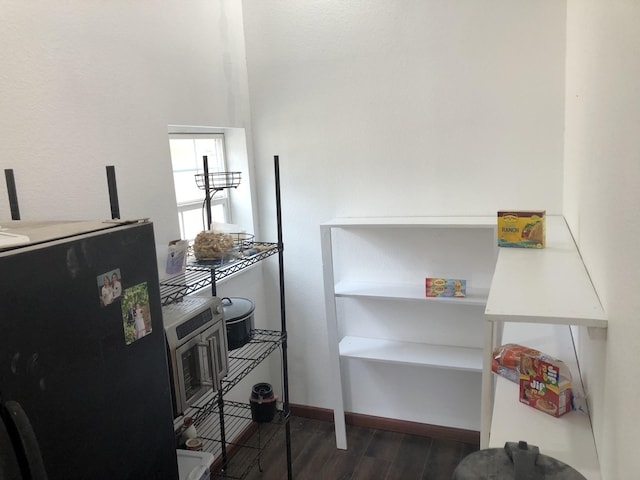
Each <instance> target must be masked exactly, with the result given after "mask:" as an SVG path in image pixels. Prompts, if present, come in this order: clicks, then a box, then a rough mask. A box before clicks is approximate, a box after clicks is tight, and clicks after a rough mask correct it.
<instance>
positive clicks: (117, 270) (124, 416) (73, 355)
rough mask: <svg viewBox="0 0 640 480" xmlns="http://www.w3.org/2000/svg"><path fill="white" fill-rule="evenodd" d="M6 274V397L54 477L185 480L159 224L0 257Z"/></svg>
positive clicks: (2, 326)
mask: <svg viewBox="0 0 640 480" xmlns="http://www.w3.org/2000/svg"><path fill="white" fill-rule="evenodd" d="M0 272H2V276H1V277H0V308H1V309H2V317H1V318H0V395H2V397H3V398H5V399H11V400H14V401H16V402H19V403H20V405H21V406H22V408H23V409H24V411H25V412H26V414H27V415H28V417H29V419H30V421H31V425H32V427H33V431H34V432H35V435H36V437H37V438H38V442H39V445H40V451H41V454H42V459H43V462H44V467H45V469H46V472H47V474H48V478H49V479H50V480H55V479H65V480H73V479H81V478H82V479H85V478H91V479H142V478H144V479H160V478H162V479H172V478H177V477H178V469H177V459H176V450H175V447H176V444H175V437H174V431H173V415H172V407H171V393H170V387H169V376H168V370H167V357H166V347H165V340H164V329H163V324H162V311H161V303H160V293H159V286H158V274H157V264H156V254H155V243H154V237H153V226H152V224H150V223H144V224H134V225H129V226H117V227H114V228H109V229H107V230H103V231H96V232H92V233H87V234H81V235H75V236H72V237H68V238H63V239H59V240H56V241H53V242H45V243H42V244H38V245H32V246H28V247H24V248H18V249H14V250H8V251H5V252H0Z"/></svg>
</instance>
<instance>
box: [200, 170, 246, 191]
mask: <svg viewBox="0 0 640 480" xmlns="http://www.w3.org/2000/svg"><path fill="white" fill-rule="evenodd" d="M240 173H241V172H213V173H209V175H208V180H209V190H222V189H224V188H236V187H237V186H238V185H240ZM195 177H196V185H197V186H198V188H199V189H201V190H205V189H206V188H207V186H206V180H207V178H206V176H205V174H204V173H196V174H195Z"/></svg>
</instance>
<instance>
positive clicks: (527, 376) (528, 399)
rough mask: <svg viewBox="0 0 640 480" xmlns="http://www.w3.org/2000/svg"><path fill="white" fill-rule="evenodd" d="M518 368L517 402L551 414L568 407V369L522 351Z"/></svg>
mask: <svg viewBox="0 0 640 480" xmlns="http://www.w3.org/2000/svg"><path fill="white" fill-rule="evenodd" d="M541 357H543V358H541ZM519 370H520V402H522V403H524V404H526V405H529V406H530V407H533V408H536V409H538V410H541V411H543V412H545V413H548V414H549V415H553V416H554V417H560V416H562V415H564V414H565V413H568V412H570V411H571V373H570V372H569V369H568V368H567V367H566V365H565V364H564V363H563V362H561V361H559V360H555V359H550V358H549V357H546V356H542V355H527V354H524V355H522V357H521V359H520V368H519Z"/></svg>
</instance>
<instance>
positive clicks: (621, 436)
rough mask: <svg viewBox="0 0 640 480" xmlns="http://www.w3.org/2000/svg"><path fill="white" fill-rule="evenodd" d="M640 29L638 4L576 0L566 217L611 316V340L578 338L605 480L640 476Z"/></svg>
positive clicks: (571, 28)
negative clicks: (639, 401) (639, 369)
mask: <svg viewBox="0 0 640 480" xmlns="http://www.w3.org/2000/svg"><path fill="white" fill-rule="evenodd" d="M638 25H640V3H638V2H632V1H626V0H614V1H608V0H569V1H568V7H567V69H566V72H567V74H566V76H567V93H566V117H567V119H566V148H565V187H564V198H565V214H566V216H567V219H568V220H569V223H570V226H571V229H572V231H573V232H574V235H575V236H576V240H577V242H578V244H579V247H580V251H581V253H582V255H583V258H584V261H585V264H586V265H587V268H588V270H589V273H590V274H591V277H592V279H593V282H594V284H595V286H596V289H597V291H598V294H599V295H600V300H601V302H602V304H603V306H604V308H605V310H606V312H607V315H608V316H609V328H608V332H607V335H608V338H607V340H606V341H603V340H597V339H596V340H591V339H589V337H588V336H587V334H586V332H581V335H580V338H581V364H582V370H583V373H584V374H585V379H586V381H587V388H588V390H589V392H590V395H591V398H590V400H591V402H590V404H591V411H592V420H593V425H594V433H595V438H596V444H597V448H598V455H599V457H600V463H601V468H602V473H603V478H604V479H605V480H618V479H627V478H637V476H638V471H640V457H639V456H638V454H637V451H636V448H635V447H636V446H637V444H638V439H637V437H638V429H639V428H640V411H638V408H637V406H636V402H635V400H634V399H636V398H638V396H639V395H640V384H639V383H638V381H637V379H636V376H635V374H634V366H635V364H636V362H637V352H638V351H640V322H639V321H638V312H640V296H639V295H638V291H640V279H639V277H638V272H639V271H640V254H639V253H638V241H639V239H640V208H639V207H638V205H639V200H640V197H639V195H638V183H640V155H639V153H638V152H640V90H639V89H638V79H639V78H640V29H638Z"/></svg>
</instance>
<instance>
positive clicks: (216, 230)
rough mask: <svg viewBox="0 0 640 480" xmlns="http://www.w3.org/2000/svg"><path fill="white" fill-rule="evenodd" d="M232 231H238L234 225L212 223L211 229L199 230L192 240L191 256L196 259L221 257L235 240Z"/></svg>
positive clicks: (231, 247) (231, 246) (232, 245)
mask: <svg viewBox="0 0 640 480" xmlns="http://www.w3.org/2000/svg"><path fill="white" fill-rule="evenodd" d="M233 231H236V232H237V231H238V227H237V226H236V225H231V224H226V223H214V224H213V225H212V226H211V230H205V231H202V232H200V233H199V234H198V235H197V236H196V239H195V240H194V242H193V256H194V257H196V258H197V259H198V260H216V259H219V258H222V257H224V256H225V254H227V253H228V252H229V251H230V250H231V249H233V247H234V245H235V242H234V236H233V233H232V232H233Z"/></svg>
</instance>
